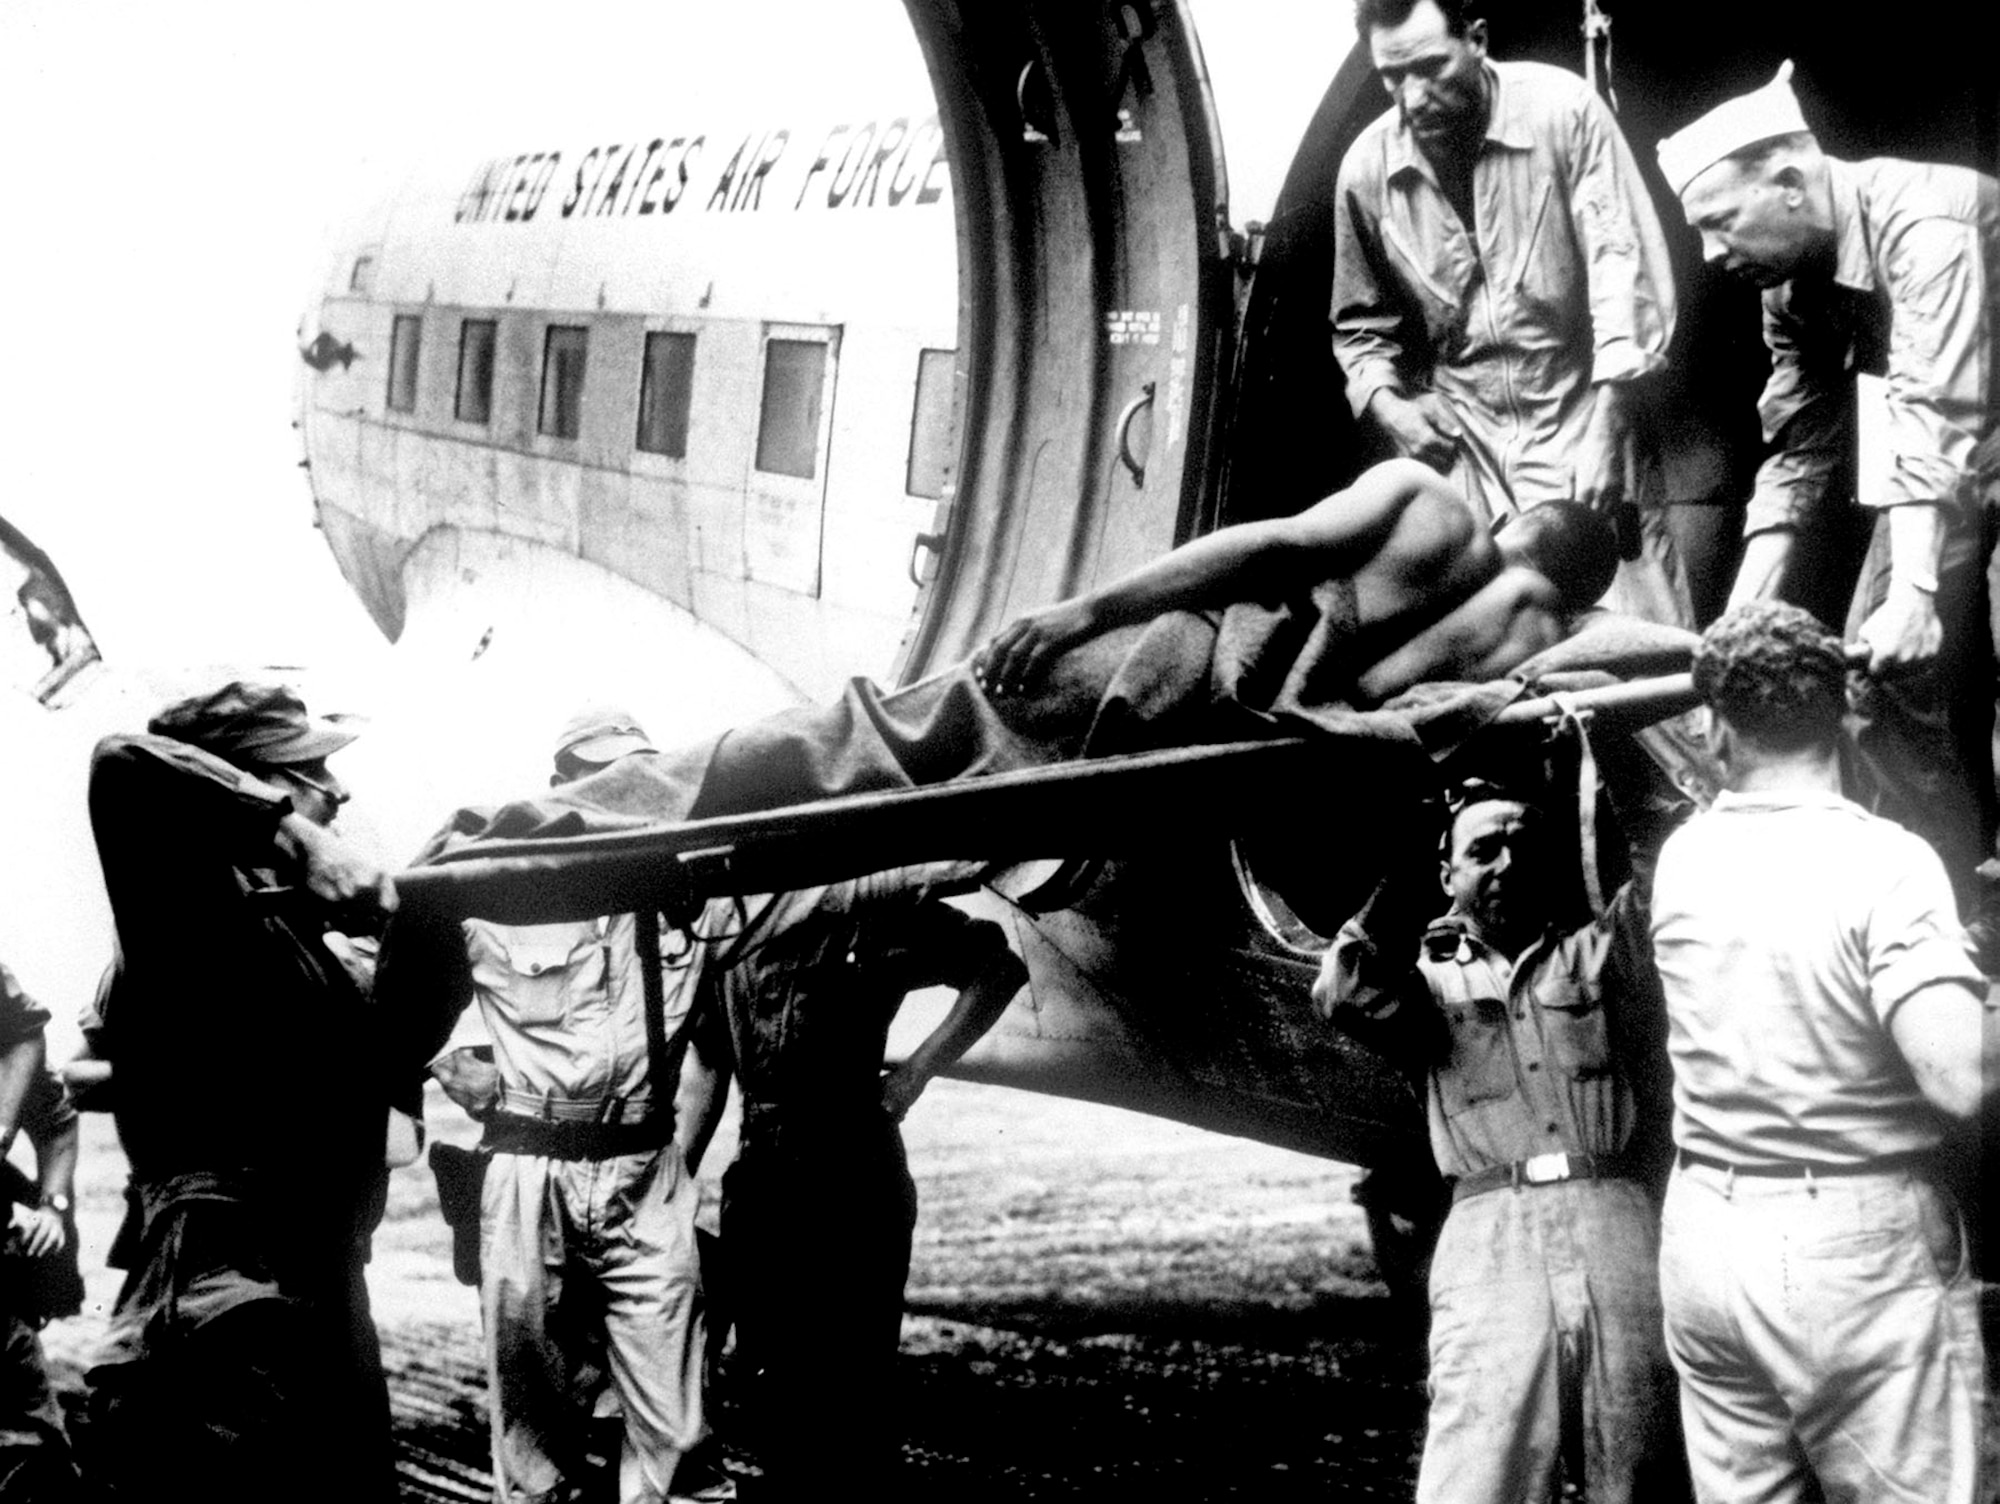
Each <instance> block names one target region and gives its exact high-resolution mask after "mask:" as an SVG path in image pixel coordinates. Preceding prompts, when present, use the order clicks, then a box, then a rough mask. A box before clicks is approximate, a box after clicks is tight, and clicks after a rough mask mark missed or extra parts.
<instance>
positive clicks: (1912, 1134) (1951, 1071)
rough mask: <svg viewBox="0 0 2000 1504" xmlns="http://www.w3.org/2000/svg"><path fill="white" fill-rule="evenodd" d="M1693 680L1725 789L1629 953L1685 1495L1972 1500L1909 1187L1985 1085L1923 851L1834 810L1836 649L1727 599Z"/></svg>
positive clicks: (1976, 1432)
mask: <svg viewBox="0 0 2000 1504" xmlns="http://www.w3.org/2000/svg"><path fill="white" fill-rule="evenodd" d="M1694 672H1695V684H1696V687H1697V689H1698V690H1699V691H1700V693H1701V695H1702V698H1703V699H1704V700H1705V701H1706V702H1707V704H1708V707H1709V715H1710V730H1709V741H1710V749H1711V751H1712V752H1713V753H1714V754H1715V756H1716V758H1717V760H1718V762H1719V763H1720V765H1721V767H1722V770H1723V774H1724V778H1725V782H1726V784H1727V788H1726V791H1725V792H1724V793H1723V794H1721V795H1720V796H1719V797H1718V799H1717V800H1716V803H1715V805H1714V807H1713V808H1712V809H1710V810H1709V811H1707V812H1706V813H1704V814H1701V815H1699V816H1697V817H1695V818H1694V819H1693V820H1691V821H1690V822H1688V824H1687V825H1686V826H1684V827H1683V828H1682V829H1681V830H1679V831H1677V832H1675V833H1674V835H1673V836H1672V837H1670V838H1669V839H1668V841H1667V844H1666V847H1665V849H1664V851H1663V852H1662V853H1661V857H1660V863H1659V870H1658V874H1657V877H1656V879H1655V884H1654V893H1653V949H1654V957H1655V960H1656V962H1657V964H1658V967H1659V971H1660V978H1661V982H1662V984H1663V986H1664V988H1665V992H1666V1000H1667V1020H1668V1031H1669V1032H1668V1052H1669V1055H1670V1057H1671V1059H1672V1062H1673V1068H1674V1141H1675V1144H1676V1145H1677V1149H1678V1154H1677V1165H1676V1169H1675V1172H1674V1175H1673V1178H1672V1182H1671V1184H1670V1186H1669V1189H1668V1192H1667V1201H1666V1207H1665V1211H1664V1214H1663V1222H1662V1231H1661V1258H1660V1283H1661V1297H1662V1301H1663V1304H1664V1306H1665V1310H1666V1328H1667V1346H1668V1351H1669V1354H1670V1355H1671V1357H1672V1358H1673V1361H1674V1366H1675V1368H1676V1369H1677V1370H1678V1371H1679V1373H1680V1379H1681V1413H1682V1419H1683V1422H1684V1425H1685V1429H1686V1432H1687V1443H1688V1452H1689V1462H1690V1466H1691V1469H1692V1472H1693V1476H1694V1480H1695V1490H1696V1494H1697V1497H1698V1498H1700V1499H1701V1500H1703V1501H1709V1500H1717V1501H1720V1500H1742V1499H1759V1500H1790V1499H1801V1498H1805V1497H1819V1496H1820V1493H1819V1492H1818V1491H1817V1490H1815V1488H1814V1480H1815V1479H1817V1481H1818V1485H1819V1488H1820V1489H1823V1490H1824V1496H1825V1497H1827V1498H1843V1499H1847V1498H1853V1499H1861V1498H1877V1499H1890V1498H1895V1499H1911V1500H1916V1499H1922V1500H1925V1501H1927V1504H1944V1501H1948V1500H1966V1501H1970V1500H1971V1499H1973V1498H1974V1497H1976V1490H1977V1488H1978V1481H1979V1480H1978V1473H1979V1454H1980V1426H1981V1423H1982V1417H1983V1408H1984V1398H1985V1366H1984V1357H1983V1354H1982V1350H1981V1343H1980V1334H1979V1326H1978V1310H1977V1299H1978V1286H1977V1283H1976V1281H1975V1280H1974V1279H1973V1278H1972V1275H1971V1272H1970V1270H1969V1268H1968V1267H1967V1257H1966V1244H1965V1237H1964V1231H1963V1226H1962V1223H1961V1221H1960V1218H1959V1214H1958V1210H1957V1207H1956V1206H1955V1205H1954V1204H1953V1202H1952V1200H1951V1198H1950V1196H1949V1195H1948V1194H1947V1193H1946V1192H1945V1191H1943V1190H1942V1189H1940V1188H1939V1187H1938V1186H1937V1185H1936V1184H1934V1183H1933V1181H1932V1179H1931V1178H1930V1175H1929V1171H1930V1170H1931V1168H1932V1161H1933V1160H1934V1158H1935V1156H1936V1151H1937V1150H1938V1149H1939V1147H1940V1145H1941V1144H1942V1143H1943V1142H1944V1141H1945V1140H1946V1137H1947V1133H1948V1131H1949V1130H1950V1129H1951V1128H1952V1127H1953V1124H1954V1121H1955V1120H1958V1121H1963V1120H1969V1119H1970V1118H1972V1117H1973V1116H1975V1115H1976V1114H1977V1112H1978V1111H1979V1109H1980V1107H1981V1105H1982V1100H1983V1097H1984V1095H1985V1085H1984V1082H1985V1080H1987V1079H1992V1078H1993V1070H1994V1065H1993V1063H1992V1061H1991V1060H1990V1058H1983V1057H1990V1055H1991V1053H1992V1049H1993V1045H1992V1041H1993V1037H1994V1032H1995V1031H1994V1029H1993V1018H1992V1012H1991V1008H1990V1005H1989V1003H1988V1000H1987V993H1986V986H1985V983H1984V982H1983V981H1982V979H1981V978H1980V975H1979V973H1978V971H1977V970H1976V969H1975V968H1974V967H1973V965H1972V963H1971V962H1970V960H1969V959H1968V958H1967V955H1966V945H1965V935H1964V932H1963V931H1962V930H1961V928H1960V927H1959V923H1958V920H1957V918H1956V915H1955V910H1954V907H1953V903H1952V892H1951V886H1950V884H1949V882H1948V881H1947V880H1946V877H1945V873H1944V868H1943V866H1942V865H1941V864H1940V862H1939V860H1938V858H1937V856H1936V855H1935V854H1934V853H1933V852H1932V850H1931V849H1930V847H1929V846H1927V845H1926V844H1925V843H1924V842H1923V841H1922V840H1920V839H1919V838H1917V837H1916V836H1914V835H1911V834H1910V833H1909V832H1908V831H1906V830H1904V829H1903V828H1902V827H1900V826H1898V825H1895V824H1892V823H1891V822H1889V821H1887V820H1883V819H1879V818H1877V817H1875V816H1872V815H1869V814H1868V813H1866V812H1865V811H1864V810H1862V809H1861V808H1860V807H1859V806H1857V805H1855V804H1852V803H1850V802H1849V801H1848V800H1846V799H1844V798H1842V797H1841V794H1840V771H1839V762H1838V757H1837V753H1836V745H1837V738H1838V733H1839V729H1840V718H1841V713H1842V710H1843V709H1844V707H1845V703H1846V702H1845V695H1844V691H1845V672H1846V671H1845V666H1844V661H1843V657H1842V649H1841V644H1840V642H1839V641H1838V640H1837V639H1836V638H1834V637H1832V636H1831V635H1829V634H1828V633H1827V632H1825V631H1824V630H1823V629H1822V628H1821V627H1820V625H1819V624H1818V622H1817V621H1815V620H1814V619H1813V617H1811V616H1810V615H1809V614H1807V613H1806V612H1804V611H1802V610H1800V609H1798V608H1797V607H1795V606H1789V605H1784V604H1781V603H1778V602H1771V601H1762V602H1753V603H1751V604H1748V605H1744V606H1739V607H1737V608H1736V609H1735V610H1732V611H1730V612H1729V613H1728V614H1727V615H1725V616H1724V617H1723V618H1722V619H1721V620H1720V621H1718V622H1717V623H1716V624H1715V625H1714V626H1712V627H1710V628H1709V630H1708V631H1707V633H1706V634H1704V636H1703V638H1702V644H1701V647H1700V649H1699V650H1698V651H1697V653H1696V656H1695V670H1694ZM1982 1066H1983V1067H1984V1070H1983V1071H1982Z"/></svg>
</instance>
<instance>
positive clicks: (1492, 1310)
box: [1313, 784, 1685, 1504]
mask: <svg viewBox="0 0 2000 1504" xmlns="http://www.w3.org/2000/svg"><path fill="white" fill-rule="evenodd" d="M1548 848H1549V838H1548V836H1547V835H1546V834H1545V831H1544V817H1543V815H1542V814H1541V812H1540V811H1539V810H1538V809H1537V808H1536V807H1535V805H1534V804H1532V803H1529V802H1527V801H1525V800H1523V799H1520V798H1517V797H1514V796H1513V795H1511V794H1509V793H1506V792H1504V791H1502V790H1501V789H1499V788H1497V787H1494V786H1491V785H1486V784H1473V785H1471V786H1468V787H1466V788H1463V789H1461V791H1460V793H1459V795H1458V796H1457V801H1456V803H1455V808H1454V811H1453V814H1452V818H1451V823H1450V827H1449V829H1448V831H1447V834H1446V838H1445V844H1444V848H1443V849H1444V863H1443V870H1442V880H1443V884H1444V889H1445V892H1446V893H1448V894H1449V895H1450V897H1451V907H1450V909H1449V910H1448V911H1447V912H1446V913H1445V915H1444V916H1443V917H1442V918H1441V919H1439V920H1437V921H1436V922H1435V923H1433V924H1432V925H1431V926H1430V927H1429V928H1428V930H1426V931H1425V932H1424V934H1423V938H1422V944H1421V946H1419V945H1417V944H1415V943H1414V941H1415V936H1414V935H1412V934H1410V933H1407V932H1398V931H1399V930H1400V929H1401V927H1400V926H1399V925H1397V924H1396V923H1394V922H1393V921H1391V922H1389V923H1384V922H1383V920H1382V918H1381V917H1380V915H1381V912H1382V911H1383V910H1384V909H1385V908H1389V907H1392V905H1390V904H1389V903H1388V902H1387V895H1386V894H1384V895H1380V896H1378V898H1377V900H1376V901H1374V902H1371V904H1370V905H1369V908H1368V909H1366V910H1364V911H1363V913H1362V914H1361V915H1359V916H1357V917H1356V918H1355V919H1354V920H1350V921H1349V922H1348V924H1347V925H1346V926H1344V927H1343V928H1342V930H1341V932H1340V935H1339V938H1338V939H1337V940H1336V941H1335V943H1334V945H1333V947H1332V948H1331V949H1330V950H1329V951H1328V952H1327V955H1326V959H1325V961H1324V963H1323V964H1322V966H1321V970H1320V975H1319V978H1318V980H1317V981H1316V982H1315V983H1314V985H1313V998H1314V1001H1315V1003H1316V1004H1317V1005H1318V1006H1319V1008H1320V1010H1321V1012H1322V1014H1323V1015H1324V1016H1326V1017H1327V1018H1328V1019H1329V1020H1330V1021H1331V1022H1333V1023H1334V1024H1335V1025H1336V1026H1337V1027H1339V1028H1341V1029H1342V1030H1344V1031H1346V1032H1348V1033H1349V1034H1351V1035H1352V1036H1353V1037H1355V1038H1356V1039H1358V1040H1360V1041H1362V1042H1363V1043H1366V1044H1368V1045H1369V1046H1371V1047H1372V1048H1373V1049H1375V1050H1376V1051H1377V1052H1378V1053H1380V1054H1381V1055H1382V1057H1383V1058H1384V1059H1385V1060H1388V1061H1390V1062H1391V1063H1393V1064H1396V1065H1398V1066H1400V1067H1401V1068H1402V1069H1403V1070H1404V1071H1405V1072H1406V1073H1407V1074H1408V1075H1409V1076H1410V1077H1411V1078H1412V1079H1413V1080H1414V1081H1415V1082H1416V1083H1417V1085H1418V1087H1419V1089H1420V1091H1421V1093H1422V1095H1423V1098H1424V1103H1425V1110H1426V1113H1427V1115H1428V1117H1429V1121H1430V1135H1431V1149H1432V1153H1433V1154H1434V1155H1435V1156H1436V1159H1437V1166H1438V1169H1439V1170H1440V1171H1441V1172H1442V1173H1443V1174H1444V1175H1445V1176H1446V1177H1448V1178H1449V1179H1450V1180H1451V1182H1452V1206H1451V1211H1450V1213H1449V1215H1448V1216H1447V1217H1446V1220H1445V1224H1444V1230H1443V1232H1442V1234H1441V1236H1440V1237H1439V1240H1438V1245H1437V1251H1436V1254H1435V1255H1434V1257H1433V1260H1432V1264H1431V1275H1430V1296H1431V1335H1430V1348H1431V1366H1430V1394H1431V1408H1430V1423H1429V1427H1428V1429H1427V1431H1426V1433H1425V1436H1424V1451H1423V1460H1422V1463H1421V1465H1420V1467H1419V1470H1418V1474H1417V1498H1418V1499H1419V1500H1421V1501H1425V1504H1520V1501H1522V1500H1540V1499H1547V1498H1553V1497H1554V1496H1555V1488H1556V1483H1557V1480H1558V1478H1560V1477H1564V1476H1566V1477H1567V1478H1568V1479H1569V1481H1570V1482H1571V1483H1572V1484H1573V1485H1578V1486H1580V1487H1581V1490H1582V1496H1583V1497H1584V1498H1587V1499H1590V1500H1591V1501H1592V1504H1604V1501H1625V1500H1635V1499H1673V1498H1684V1497H1685V1486H1684V1479H1683V1478H1682V1476H1681V1475H1680V1472H1679V1469H1678V1467H1677V1466H1675V1458H1674V1446H1673V1430H1672V1417H1673V1372H1672V1370H1671V1369H1670V1368H1669V1367H1668V1363H1667V1355H1666V1350H1665V1348H1664V1346H1663V1344H1662V1341H1661V1335H1660V1295H1659V1281H1658V1278H1657V1274H1656V1266H1657V1263H1658V1258H1659V1214H1658V1203H1657V1199H1656V1186H1657V1184H1658V1179H1659V1176H1660V1174H1661V1172H1662V1171H1663V1170H1664V1168H1665V1163H1666V1159H1665V1155H1666V1148H1667V1144H1666V1123H1667V1102H1666V1082H1667V1067H1666V1059H1665V1054H1664V1048H1663V1037H1662V1030H1663V1023H1662V1018H1661V1002H1660V995H1659V985H1658V980H1657V977H1656V976H1655V974H1654V972H1653V967H1652V958H1651V954H1650V947H1649V944H1648V940H1647V932H1646V902H1645V895H1644V891H1643V878H1637V879H1634V881H1632V882H1629V883H1627V884H1626V885H1625V886H1624V887H1623V888H1622V889H1620V890H1619V892H1618V895H1617V897H1616V898H1615V899H1614V900H1613V901H1612V903H1611V905H1610V907H1609V908H1608V910H1607V911H1606V913H1605V914H1604V915H1603V917H1602V918H1600V919H1598V920H1597V921H1595V922H1594V923H1590V924H1586V925H1584V926H1583V927H1581V928H1578V929H1572V930H1569V931H1567V932H1565V931H1563V930H1562V929H1560V928H1558V927H1557V925H1556V923H1555V920H1556V917H1557V915H1556V913H1555V903H1556V900H1555V899H1554V898H1553V897H1552V895H1553V894H1554V893H1555V892H1556V891H1557V890H1556V884H1555V877H1556V872H1555V867H1554V864H1553V863H1552V862H1551V861H1550V851H1549V849H1548ZM1402 907H1403V909H1404V911H1405V912H1409V911H1410V910H1409V906H1408V905H1403V906H1402Z"/></svg>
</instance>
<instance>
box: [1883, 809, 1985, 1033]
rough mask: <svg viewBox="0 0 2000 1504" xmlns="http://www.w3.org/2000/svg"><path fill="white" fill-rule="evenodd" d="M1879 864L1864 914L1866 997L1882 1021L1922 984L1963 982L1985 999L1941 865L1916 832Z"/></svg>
mask: <svg viewBox="0 0 2000 1504" xmlns="http://www.w3.org/2000/svg"><path fill="white" fill-rule="evenodd" d="M1901 844H1902V850H1901V852H1900V854H1899V855H1897V856H1894V857H1891V858H1890V859H1888V860H1887V861H1885V862H1884V864H1883V870H1882V876H1881V882H1880V885H1879V888H1878V896H1877V898H1876V900H1875V903H1874V906H1873V908H1872V909H1871V911H1870V913H1869V916H1868V939H1869V948H1868V1000H1869V1003H1870V1004H1871V1005H1872V1007H1873V1008H1874V1010H1875V1016H1876V1018H1877V1019H1878V1020H1879V1021H1880V1022H1881V1024H1882V1027H1883V1028H1885V1029H1887V1028H1889V1027H1890V1026H1891V1024H1892V1021H1893V1019H1894V1017H1895V1013H1896V1009H1897V1008H1898V1007H1900V1006H1901V1005H1902V1004H1903V1002H1904V1001H1905V1000H1907V999H1908V998H1910V997H1912V996H1914V995H1915V994H1916V993H1918V992H1920V991H1922V990H1923V989H1924V988H1926V987H1935V986H1958V987H1963V988H1964V989H1965V991H1966V993H1967V995H1968V996H1970V997H1972V998H1975V999H1977V1000H1978V1001H1980V1002H1982V1003H1984V1002H1985V1000H1986V996H1987V987H1986V981H1985V978H1983V977H1982V976H1980V974H1979V969H1978V967H1976V966H1974V965H1973V964H1972V960H1971V958H1970V956H1969V955H1968V954H1967V952H1966V947H1965V932H1964V931H1963V930H1961V929H1960V928H1959V925H1958V915H1957V909H1956V907H1955V905H1954V902H1953V899H1952V893H1951V883H1950V881H1949V880H1948V879H1947V878H1946V877H1945V873H1944V866H1943V864H1942V863H1940V862H1939V861H1938V859H1937V857H1936V855H1935V854H1934V853H1932V852H1931V850H1930V849H1929V848H1928V847H1922V846H1920V845H1919V844H1918V843H1917V841H1916V838H1915V837H1911V838H1909V839H1908V840H1907V841H1905V842H1903V843H1901Z"/></svg>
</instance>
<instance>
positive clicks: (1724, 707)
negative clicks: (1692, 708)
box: [1694, 601, 1847, 752]
mask: <svg viewBox="0 0 2000 1504" xmlns="http://www.w3.org/2000/svg"><path fill="white" fill-rule="evenodd" d="M1694 687H1695V692H1696V693H1697V694H1699V695H1700V696H1701V697H1702V699H1703V700H1705V701H1706V702H1707V703H1708V704H1709V706H1710V707H1711V708H1712V709H1713V710H1714V711H1715V713H1716V714H1717V715H1719V716H1721V717H1722V718H1723V719H1724V720H1725V721H1727V722H1729V724H1730V725H1731V726H1733V727H1735V728H1736V730H1737V731H1738V732H1740V733H1742V734H1743V735H1745V736H1747V737H1749V738H1750V739H1751V740H1752V741H1754V742H1757V743H1759V744H1760V745H1762V746H1765V747H1769V748H1770V749H1771V750H1773V751H1776V752H1798V751H1802V750H1804V749H1805V748H1808V747H1819V746H1826V745H1828V744H1829V743H1831V742H1832V741H1833V739H1834V737H1835V736H1836V735H1837V734H1838V733H1839V731H1840V718H1841V715H1842V713H1843V712H1844V711H1845V710H1846V709H1847V659H1846V655H1845V654H1844V653H1843V652H1842V650H1841V646H1840V639H1839V638H1838V637H1835V636H1834V635H1833V633H1831V632H1829V631H1827V629H1826V628H1825V627H1823V626H1821V625H1820V623H1819V619H1818V618H1817V617H1815V616H1814V615H1813V614H1812V613H1811V612H1810V611H1806V610H1802V609H1801V608H1799V607H1798V606H1793V605H1788V604H1787V603H1786V602H1784V601H1747V602H1745V603H1744V604H1743V605H1740V606H1738V607H1736V608H1735V609H1734V610H1732V611H1729V612H1727V613H1725V614H1724V615H1723V616H1722V618H1721V619H1720V620H1718V621H1717V622H1716V623H1715V624H1714V625H1713V626H1711V627H1710V628H1709V629H1708V630H1707V631H1706V632H1704V633H1702V634H1701V644H1700V646H1698V647H1697V648H1696V649H1695V650H1694Z"/></svg>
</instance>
